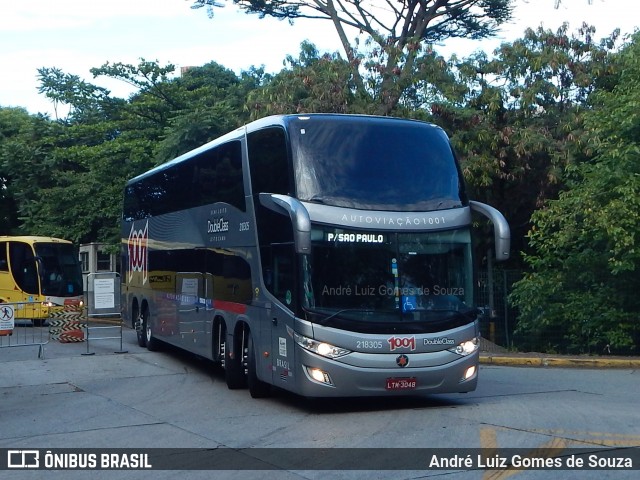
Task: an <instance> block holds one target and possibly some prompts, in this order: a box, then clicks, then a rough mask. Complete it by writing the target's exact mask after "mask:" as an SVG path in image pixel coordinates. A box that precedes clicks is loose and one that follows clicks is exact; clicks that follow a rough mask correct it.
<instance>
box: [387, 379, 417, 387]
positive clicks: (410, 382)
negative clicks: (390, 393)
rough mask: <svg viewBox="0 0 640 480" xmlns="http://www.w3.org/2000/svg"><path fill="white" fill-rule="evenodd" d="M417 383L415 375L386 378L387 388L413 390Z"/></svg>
mask: <svg viewBox="0 0 640 480" xmlns="http://www.w3.org/2000/svg"><path fill="white" fill-rule="evenodd" d="M417 383H418V382H417V380H416V379H415V377H406V378H387V390H413V389H414V388H416V385H417Z"/></svg>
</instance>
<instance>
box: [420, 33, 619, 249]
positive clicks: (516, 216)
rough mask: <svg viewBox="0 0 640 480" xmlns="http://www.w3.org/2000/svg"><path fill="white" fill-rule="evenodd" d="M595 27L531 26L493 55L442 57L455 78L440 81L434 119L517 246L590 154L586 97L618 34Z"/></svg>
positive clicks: (608, 69) (605, 71)
mask: <svg viewBox="0 0 640 480" xmlns="http://www.w3.org/2000/svg"><path fill="white" fill-rule="evenodd" d="M593 33H594V32H593V29H592V28H590V27H587V26H583V27H582V28H581V29H580V30H579V31H578V34H577V35H571V36H569V35H568V33H567V26H566V25H564V26H563V27H561V28H560V29H559V30H558V31H556V32H552V31H550V30H545V29H543V28H538V29H537V30H535V31H534V30H531V29H529V30H527V31H526V32H525V34H524V37H523V38H521V39H518V40H516V41H514V42H513V43H505V44H502V45H501V47H500V48H499V49H497V50H496V51H495V52H494V57H493V58H488V56H487V55H486V54H485V53H482V52H480V53H477V54H475V55H472V56H471V57H470V58H467V59H464V60H462V61H458V60H457V59H456V58H453V59H451V61H450V62H449V63H444V62H440V64H441V65H442V68H443V70H444V69H448V71H449V72H451V73H450V76H455V80H454V81H453V82H452V81H451V80H449V79H448V77H447V76H442V80H441V81H440V82H439V83H438V84H437V85H436V86H437V87H438V91H439V92H442V95H443V98H440V99H438V98H437V97H434V100H435V101H434V102H433V103H432V104H431V111H432V113H433V115H434V121H435V122H437V123H439V124H440V125H442V126H443V127H444V128H445V129H446V130H447V131H448V132H449V133H450V135H451V137H452V141H453V143H454V146H455V147H456V150H457V152H458V154H459V155H460V157H461V162H462V167H463V173H464V175H465V177H466V179H467V182H468V186H469V188H470V190H471V195H472V197H473V198H476V199H479V200H482V201H485V202H487V203H489V204H491V205H496V206H498V207H499V208H500V210H501V211H502V212H503V213H504V214H505V216H506V218H507V220H508V221H509V224H510V225H511V228H512V238H513V239H514V241H513V244H512V248H513V250H514V251H516V252H517V251H521V250H525V249H526V248H527V246H526V244H525V242H524V239H525V235H526V232H527V231H528V229H529V225H530V223H529V219H530V217H531V214H532V213H533V212H534V210H536V209H537V208H539V207H540V206H542V205H543V204H544V202H545V200H546V199H549V198H555V197H557V195H558V193H559V191H560V189H561V188H562V187H563V185H564V182H565V180H566V178H565V177H566V175H565V172H566V171H567V169H570V168H571V167H572V166H573V165H576V164H577V163H579V162H581V161H582V160H583V159H584V158H585V153H584V151H585V148H586V145H585V143H584V138H585V137H584V126H583V116H584V113H585V111H586V109H587V106H588V103H587V99H588V98H589V94H590V93H591V92H593V91H594V89H595V88H597V87H598V86H599V85H601V84H604V83H606V82H607V81H608V79H609V77H610V76H611V75H612V74H613V66H612V65H611V62H610V57H611V54H612V52H613V49H614V47H615V41H616V39H617V32H614V34H612V35H611V36H610V37H608V38H605V39H604V40H602V41H601V42H599V43H596V42H594V41H593V38H592V37H593ZM430 78H433V75H430ZM447 82H449V83H450V86H447ZM441 85H442V86H441ZM430 96H432V97H433V95H432V94H431V95H430ZM514 199H517V200H515V201H514Z"/></svg>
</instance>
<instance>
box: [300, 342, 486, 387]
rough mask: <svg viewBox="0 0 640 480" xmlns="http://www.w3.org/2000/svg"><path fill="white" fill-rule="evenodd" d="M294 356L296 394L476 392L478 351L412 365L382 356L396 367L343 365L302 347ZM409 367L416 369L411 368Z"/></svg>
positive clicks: (408, 359)
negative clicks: (392, 360) (296, 377)
mask: <svg viewBox="0 0 640 480" xmlns="http://www.w3.org/2000/svg"><path fill="white" fill-rule="evenodd" d="M296 354H297V356H298V357H297V358H299V359H300V361H299V362H296V363H297V369H296V374H297V376H298V382H297V386H298V390H299V391H298V392H297V393H299V394H301V395H304V396H307V397H351V396H353V397H359V396H398V395H423V394H431V393H465V392H471V391H473V390H475V389H476V386H477V383H478V363H479V352H478V351H476V352H474V353H472V354H470V355H467V356H459V355H456V354H453V353H450V352H433V354H421V358H420V360H422V361H415V362H413V361H412V360H413V358H412V357H413V356H414V355H412V354H407V355H404V356H402V355H395V354H384V356H385V357H387V358H389V357H390V356H391V357H393V359H394V362H395V363H396V364H398V366H397V368H379V367H363V366H362V365H354V364H352V363H356V362H351V364H350V363H348V362H346V361H345V360H348V359H347V358H338V359H329V358H325V357H322V356H320V355H316V354H314V353H311V352H309V351H307V350H304V349H302V348H297V351H296ZM425 355H426V356H427V357H428V356H429V355H431V356H432V358H431V360H433V361H431V362H429V361H426V362H425ZM376 356H378V357H379V355H376ZM401 357H405V358H401ZM405 362H406V363H405ZM439 362H442V363H439ZM357 363H360V362H357ZM386 363H388V362H386ZM402 364H405V366H404V367H401V366H400V365H402ZM412 364H418V366H416V367H411V365H412Z"/></svg>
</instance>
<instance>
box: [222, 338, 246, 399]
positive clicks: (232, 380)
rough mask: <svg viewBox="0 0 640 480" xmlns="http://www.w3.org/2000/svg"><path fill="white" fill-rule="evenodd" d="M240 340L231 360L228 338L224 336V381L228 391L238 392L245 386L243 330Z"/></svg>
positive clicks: (244, 342)
mask: <svg viewBox="0 0 640 480" xmlns="http://www.w3.org/2000/svg"><path fill="white" fill-rule="evenodd" d="M240 334H241V338H240V342H239V344H238V346H239V347H240V348H236V349H234V350H235V355H234V356H233V358H231V356H230V353H231V349H230V348H229V337H228V336H225V346H224V379H225V381H226V382H227V387H228V388H229V390H238V389H240V388H245V387H246V386H247V375H246V374H245V371H244V368H245V348H246V347H245V345H246V341H245V329H244V328H243V329H242V331H241V332H240Z"/></svg>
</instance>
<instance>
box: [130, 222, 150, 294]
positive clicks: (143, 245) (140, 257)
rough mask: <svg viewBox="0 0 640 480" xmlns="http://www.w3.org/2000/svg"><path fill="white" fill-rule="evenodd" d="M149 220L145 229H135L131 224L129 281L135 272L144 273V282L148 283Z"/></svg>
mask: <svg viewBox="0 0 640 480" xmlns="http://www.w3.org/2000/svg"><path fill="white" fill-rule="evenodd" d="M148 243H149V221H148V220H147V223H146V224H145V226H144V229H140V230H135V229H134V228H133V225H131V231H130V232H129V242H128V244H127V245H128V249H129V282H130V281H131V279H132V278H133V273H134V272H141V273H142V284H143V285H144V284H145V283H147V278H148V276H149V247H148Z"/></svg>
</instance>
